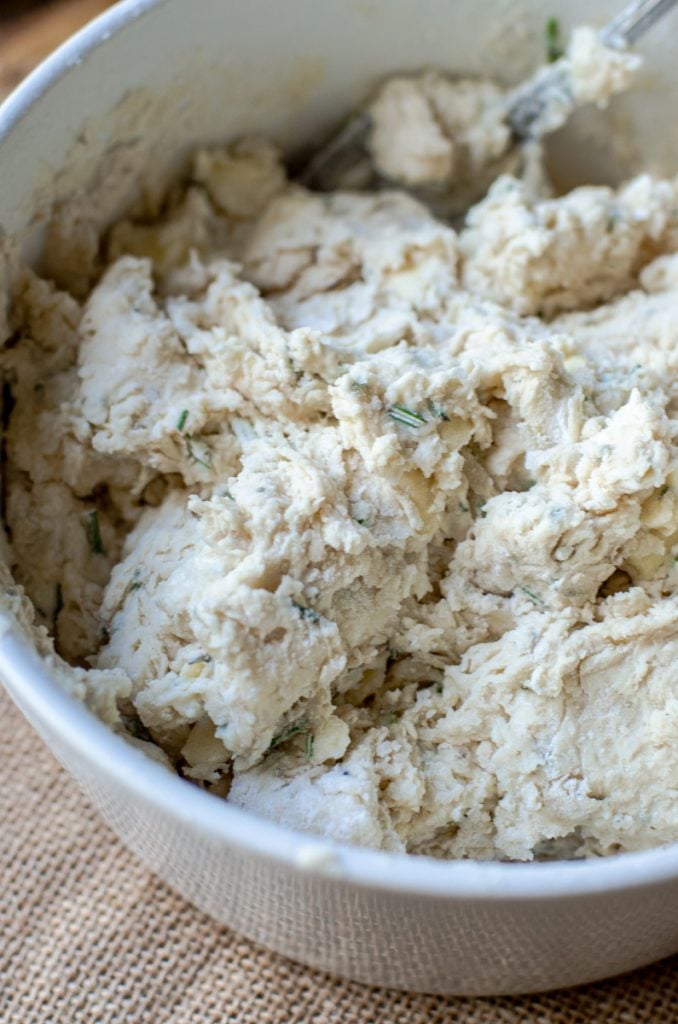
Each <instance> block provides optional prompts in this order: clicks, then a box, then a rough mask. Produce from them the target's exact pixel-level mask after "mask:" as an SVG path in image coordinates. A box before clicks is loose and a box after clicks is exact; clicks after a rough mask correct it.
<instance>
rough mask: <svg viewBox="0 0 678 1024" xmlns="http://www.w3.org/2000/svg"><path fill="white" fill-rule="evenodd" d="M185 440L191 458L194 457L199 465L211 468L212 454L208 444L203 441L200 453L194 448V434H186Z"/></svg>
mask: <svg viewBox="0 0 678 1024" xmlns="http://www.w3.org/2000/svg"><path fill="white" fill-rule="evenodd" d="M184 440H185V441H186V448H187V449H188V454H189V456H190V458H192V459H193V461H194V462H197V463H198V465H200V466H204V467H205V469H211V468H212V462H211V455H210V450H209V448H208V447H207V445H206V444H205V443H204V442H203V448H202V454H200V455H199V454H197V453H196V450H195V448H194V442H195V440H196V439H195V438H194V437H193V435H192V434H184Z"/></svg>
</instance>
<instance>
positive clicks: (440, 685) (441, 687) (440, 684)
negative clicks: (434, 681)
mask: <svg viewBox="0 0 678 1024" xmlns="http://www.w3.org/2000/svg"><path fill="white" fill-rule="evenodd" d="M442 692H443V684H442V683H438V685H437V686H436V693H442Z"/></svg>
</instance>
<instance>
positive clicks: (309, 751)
mask: <svg viewBox="0 0 678 1024" xmlns="http://www.w3.org/2000/svg"><path fill="white" fill-rule="evenodd" d="M313 745H314V740H313V733H312V732H308V733H306V757H307V759H308V760H309V761H312V760H313Z"/></svg>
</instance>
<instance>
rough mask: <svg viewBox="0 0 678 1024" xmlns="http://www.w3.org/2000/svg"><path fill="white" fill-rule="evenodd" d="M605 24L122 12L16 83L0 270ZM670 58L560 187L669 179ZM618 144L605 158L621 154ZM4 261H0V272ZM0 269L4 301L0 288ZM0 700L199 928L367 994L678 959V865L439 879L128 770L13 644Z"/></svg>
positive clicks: (592, 137)
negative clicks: (368, 107) (216, 171)
mask: <svg viewBox="0 0 678 1024" xmlns="http://www.w3.org/2000/svg"><path fill="white" fill-rule="evenodd" d="M616 6H617V4H616V2H612V3H610V2H596V0H588V2H586V3H584V2H579V0H577V2H571V0H559V2H555V0H549V2H548V3H546V4H542V3H538V2H534V3H526V4H524V5H516V4H514V3H510V4H507V3H505V2H503V0H496V2H487V3H485V4H483V5H482V16H479V11H478V5H477V3H476V2H475V0H455V3H450V2H449V0H419V2H418V3H417V4H412V3H411V2H409V0H324V2H323V3H318V2H317V0H286V3H285V4H284V5H280V4H278V3H276V2H275V0H258V2H257V3H252V2H251V0H195V2H194V3H193V4H191V6H190V16H189V14H188V7H187V5H186V4H185V2H184V0H127V2H124V3H122V4H119V5H116V6H115V7H114V8H112V9H111V10H110V11H108V12H107V13H106V14H104V15H102V16H101V17H100V18H98V19H97V20H96V21H94V22H93V23H92V24H91V25H89V26H88V27H87V28H85V29H84V30H83V31H82V32H80V33H79V34H78V35H77V36H75V37H74V38H73V39H71V40H70V41H69V42H67V43H66V44H65V45H64V46H62V47H61V49H59V50H58V51H57V52H56V53H55V54H54V55H53V56H51V57H50V58H49V59H48V60H47V61H46V62H45V63H44V64H43V65H42V66H41V67H40V68H39V69H38V70H37V71H35V72H34V73H33V74H32V75H31V76H30V77H29V78H28V79H27V80H26V81H25V82H24V83H23V84H22V85H21V86H20V87H19V89H18V90H17V91H16V92H15V93H14V95H13V96H12V97H11V98H10V99H9V100H8V101H7V102H6V103H5V104H4V106H3V107H2V110H1V111H0V181H2V188H1V189H0V226H1V234H0V256H2V253H5V254H7V253H8V252H10V250H13V251H14V252H17V251H21V252H22V253H23V256H24V257H25V258H26V259H28V260H37V259H38V258H39V254H40V247H41V244H42V239H43V235H44V231H45V225H46V224H47V222H48V219H49V215H50V211H51V210H52V209H53V208H54V206H55V204H59V203H63V202H64V201H65V200H67V199H68V198H69V197H70V196H72V195H73V194H75V193H79V194H80V195H88V196H89V197H90V199H91V202H90V207H91V209H93V210H94V209H95V210H96V212H97V216H98V219H99V224H100V226H101V227H104V226H105V225H106V224H107V223H108V222H110V221H111V219H113V218H114V217H116V216H117V215H118V214H120V213H121V212H122V210H123V209H124V207H125V206H126V205H127V203H129V202H130V200H131V199H132V197H133V196H134V194H135V192H136V191H138V189H139V187H140V186H141V184H142V183H143V185H144V186H145V187H146V188H149V187H151V188H154V187H158V188H159V187H161V186H162V183H163V182H164V181H166V180H167V177H168V176H169V175H171V174H172V173H174V172H176V170H177V169H178V168H179V167H180V166H181V162H182V160H183V159H184V158H185V156H186V154H187V153H188V152H189V151H190V149H191V148H193V147H194V146H195V145H196V144H199V143H203V142H210V141H216V140H225V139H228V138H229V137H232V136H236V135H239V134H241V133H243V132H245V131H254V130H256V131H260V132H263V133H266V134H268V135H271V136H272V137H273V138H274V139H276V140H277V141H279V142H280V143H281V144H282V145H284V146H285V147H286V148H287V149H288V150H295V149H298V148H299V147H303V145H304V144H307V143H308V141H309V139H312V138H313V137H314V136H317V134H318V133H319V132H322V131H323V130H326V129H327V126H328V125H331V124H332V122H333V121H335V120H336V119H337V117H338V116H340V115H341V114H342V113H343V112H345V111H347V110H348V109H350V108H351V107H352V106H353V105H354V104H356V103H357V102H358V101H359V100H360V99H361V98H362V97H363V96H364V95H365V94H366V93H367V92H368V90H369V88H370V87H371V86H372V85H373V84H374V83H375V82H376V81H377V80H378V79H379V78H381V77H382V76H383V75H384V74H386V73H387V72H389V71H395V70H402V69H415V68H419V67H422V66H425V65H440V66H442V67H447V68H450V69H454V70H455V71H464V72H479V71H480V70H485V71H489V72H490V73H491V74H497V75H499V76H501V77H503V78H504V79H506V80H517V79H518V78H519V77H520V76H521V75H522V74H525V72H526V71H528V70H529V68H530V67H531V66H533V65H534V64H535V63H536V62H537V61H538V60H539V59H540V58H541V56H542V55H543V26H544V23H545V21H546V18H547V17H550V16H554V15H555V16H558V17H561V20H562V23H563V26H564V27H566V28H567V27H568V26H570V25H572V24H573V23H575V22H577V21H579V20H589V21H590V20H592V21H594V22H595V23H597V24H602V23H603V21H604V20H605V18H606V17H607V16H609V15H610V14H611V13H613V11H614V9H615V8H616ZM674 38H675V37H674V36H672V35H671V32H670V31H668V30H666V29H664V30H662V29H661V28H657V29H655V30H654V32H653V33H652V34H651V35H650V36H648V37H647V39H646V40H644V41H643V43H642V44H641V46H640V49H641V50H642V52H644V53H645V54H647V56H648V58H649V59H648V62H647V66H648V67H649V68H650V71H648V72H647V73H646V74H645V76H644V78H643V80H642V81H641V83H640V86H639V87H638V88H637V89H636V91H635V92H634V93H633V94H632V95H630V96H628V97H624V98H623V99H621V100H619V101H618V102H616V103H615V104H614V105H613V107H612V108H611V109H610V111H608V112H606V113H604V114H603V113H599V112H595V111H594V112H591V111H588V112H585V113H583V114H581V115H579V116H578V117H577V118H576V120H575V121H574V122H573V123H572V124H571V125H570V126H569V127H568V128H567V130H565V131H564V132H562V133H560V135H559V137H558V138H556V139H555V140H553V142H552V143H551V144H550V161H551V164H552V166H554V167H556V168H557V170H558V175H559V180H560V181H561V182H564V183H566V184H567V183H570V184H571V183H573V182H576V181H577V180H587V179H588V180H596V181H598V180H605V179H615V180H618V179H619V178H621V177H623V176H624V175H625V174H627V173H630V172H631V171H632V170H634V169H635V168H638V167H641V166H644V167H652V168H656V169H659V170H661V169H662V168H671V167H672V166H673V167H674V168H675V167H676V166H677V165H678V134H676V135H675V137H674V136H672V135H671V133H670V132H669V131H666V130H663V129H664V128H665V126H667V125H670V124H671V123H672V118H671V115H672V111H673V110H674V109H675V105H676V100H677V99H678V62H677V61H676V59H675V58H676V53H675V43H674V41H673V40H674ZM620 140H621V141H620ZM6 262H7V261H5V263H6ZM2 265H3V264H2V260H1V259H0V280H1V274H2V269H1V268H2ZM0 676H1V677H2V679H3V681H4V683H5V685H6V687H7V688H8V690H9V692H10V694H11V695H12V697H13V698H14V700H15V701H16V703H17V704H18V706H19V707H20V708H21V709H22V711H23V712H24V714H25V715H26V717H27V718H28V719H29V721H30V722H31V723H32V724H33V725H34V727H35V728H36V729H37V731H38V732H39V733H40V735H41V736H42V737H43V739H44V740H45V742H46V743H47V744H48V745H49V747H50V748H51V750H52V751H53V752H54V753H55V754H56V756H57V757H58V758H59V760H60V761H61V762H62V763H63V764H64V765H65V766H66V768H67V769H68V770H69V771H70V772H71V773H72V774H73V776H74V777H75V778H76V779H77V781H78V782H79V784H80V785H81V786H82V788H83V789H84V790H85V791H86V793H87V794H88V795H89V797H90V798H91V800H92V801H93V803H94V804H95V805H96V806H97V807H98V808H99V810H100V812H101V814H102V816H103V817H104V819H105V820H106V821H107V822H108V824H109V825H110V826H111V828H113V830H114V831H115V832H116V833H117V834H118V835H119V836H120V838H121V839H122V841H123V842H124V843H125V844H126V845H127V846H128V847H129V848H130V849H131V850H133V851H134V852H135V853H136V854H138V856H139V857H141V858H142V859H143V860H144V861H145V862H146V863H147V864H148V866H149V867H150V868H151V869H152V870H153V871H154V872H156V873H157V874H158V875H159V876H160V877H161V878H163V879H164V880H165V881H166V882H167V883H168V884H169V885H170V886H172V888H174V889H175V890H176V891H178V892H179V893H181V894H182V895H183V896H185V897H186V898H187V899H188V900H190V901H192V902H193V903H194V904H195V905H196V906H198V907H200V908H201V909H202V910H204V911H206V912H207V913H208V914H210V915H211V916H212V917H214V918H216V919H217V920H218V921H221V922H223V923H224V924H226V925H228V926H230V927H232V928H234V929H236V930H237V931H239V932H241V933H242V934H243V935H245V936H247V937H248V938H251V939H253V940H255V941H257V942H260V943H263V944H264V945H266V946H268V947H270V948H271V949H273V950H276V951H278V952H280V953H282V954H284V955H286V956H289V957H292V958H294V959H295V960H300V961H302V962H303V963H305V964H309V965H312V966H313V967H316V968H321V969H323V970H327V971H330V972H334V973H336V974H339V975H343V976H345V977H349V978H353V979H356V980H359V981H361V982H366V983H369V984H373V985H383V986H391V987H396V988H401V989H408V990H414V991H425V992H437V993H446V994H452V993H454V994H499V993H519V992H520V993H524V992H531V991H538V990H544V989H549V988H555V987H560V986H566V985H574V984H578V983H581V982H586V981H591V980H593V979H598V978H602V977H604V976H608V975H612V974H615V973H619V972H622V971H626V970H629V969H631V968H634V967H637V966H639V965H641V964H645V963H648V962H650V961H653V960H655V959H658V958H660V957H663V956H666V955H668V954H671V953H674V952H675V951H676V950H678V913H677V911H678V846H677V845H672V846H667V847H664V848H661V849H655V850H649V851H647V852H642V853H633V854H625V855H620V856H612V857H609V858H606V859H601V860H593V861H576V862H548V863H532V864H511V863H479V862H472V861H456V862H442V861H435V860H432V859H429V858H425V857H414V856H402V855H392V854H386V853H381V852H375V851H371V850H366V849H358V848H353V847H347V846H340V845H337V844H334V843H330V842H327V841H325V840H323V839H321V838H317V837H313V836H309V835H302V834H299V833H295V832H291V831H288V830H286V829H283V828H281V827H278V826H276V825H274V824H271V823H270V822H267V821H264V820H260V819H257V818H256V817H253V816H252V815H250V814H248V813H246V812H244V811H242V810H239V809H238V808H236V807H233V806H231V805H229V804H228V803H226V802H224V801H221V800H219V799H218V798H216V797H213V796H210V795H208V794H206V793H204V792H202V791H200V790H198V789H196V788H195V787H193V786H191V785H190V784H189V783H188V782H186V781H184V780H182V779H181V778H179V777H175V776H173V775H172V774H171V773H169V772H167V771H166V770H165V769H164V768H162V767H161V766H160V765H157V764H155V763H154V762H152V761H150V760H149V759H147V758H146V757H145V756H144V755H143V754H141V753H139V752H138V751H137V750H135V749H132V748H131V747H129V746H128V745H127V744H126V743H125V742H124V741H123V740H122V739H120V738H119V737H117V736H115V735H114V734H113V733H111V732H109V731H108V729H107V728H106V727H105V726H103V725H102V724H101V723H100V722H98V721H97V720H96V719H95V718H94V717H93V716H92V715H91V714H90V713H89V712H88V711H87V710H86V709H85V708H84V707H83V706H80V705H79V704H78V703H76V702H75V701H74V700H73V699H71V698H70V697H69V696H67V695H66V694H65V693H63V692H61V691H60V689H59V688H58V686H57V685H56V684H55V682H54V680H53V679H52V678H50V675H49V672H48V670H47V668H46V667H45V665H44V664H43V663H42V662H41V661H40V659H39V658H38V657H37V655H36V654H35V653H34V652H33V651H32V650H30V649H29V648H28V647H27V646H26V644H25V643H24V641H22V639H21V638H20V636H19V634H18V632H17V631H16V629H15V628H14V626H13V625H12V623H11V622H8V621H5V620H2V621H0Z"/></svg>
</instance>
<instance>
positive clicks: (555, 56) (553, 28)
mask: <svg viewBox="0 0 678 1024" xmlns="http://www.w3.org/2000/svg"><path fill="white" fill-rule="evenodd" d="M544 36H545V38H546V59H547V61H548V62H549V64H553V63H554V61H557V60H560V58H561V57H562V56H563V53H564V52H565V51H564V50H563V45H562V41H561V37H560V22H559V21H558V19H557V18H547V20H546V25H545V26H544Z"/></svg>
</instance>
